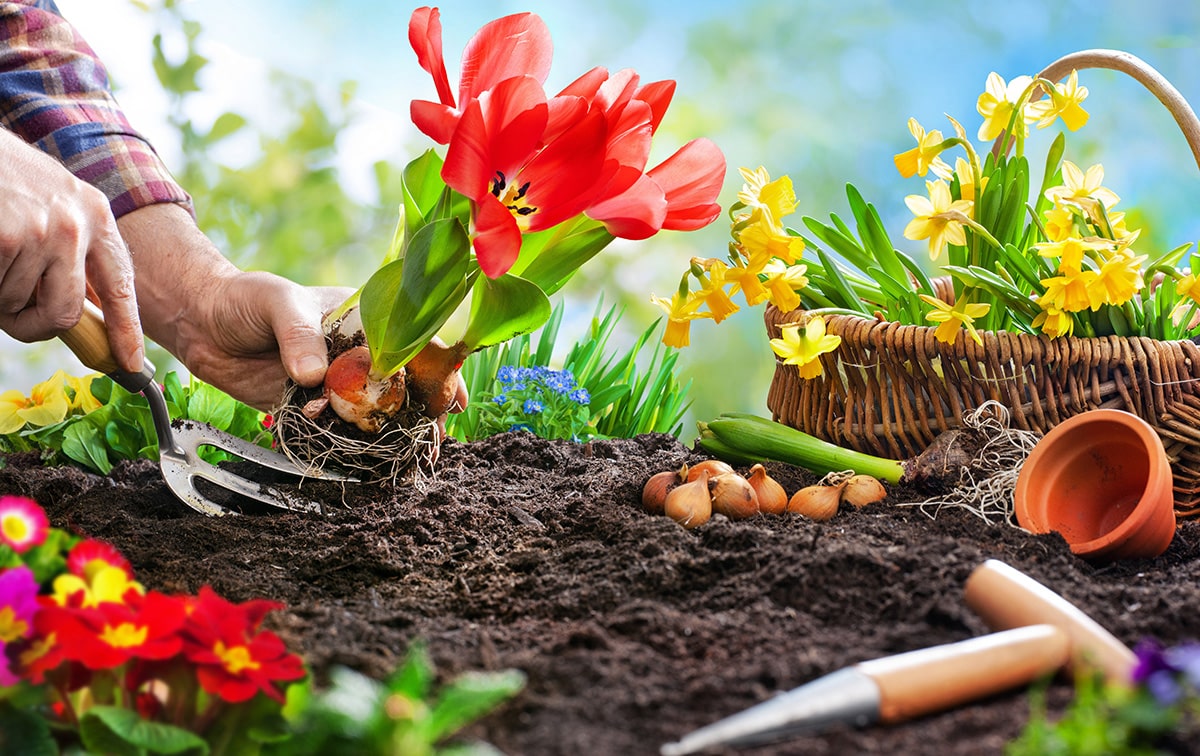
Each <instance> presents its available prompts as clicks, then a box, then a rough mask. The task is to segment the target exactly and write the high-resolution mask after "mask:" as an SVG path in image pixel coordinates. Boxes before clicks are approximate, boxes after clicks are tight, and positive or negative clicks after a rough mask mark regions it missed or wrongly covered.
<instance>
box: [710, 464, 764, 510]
mask: <svg viewBox="0 0 1200 756" xmlns="http://www.w3.org/2000/svg"><path fill="white" fill-rule="evenodd" d="M708 490H709V493H710V494H712V508H713V511H714V512H719V513H720V514H723V515H725V516H726V517H728V518H729V519H731V520H744V519H746V518H747V517H753V516H754V515H756V514H758V494H756V493H754V488H753V487H752V486H751V485H750V482H749V481H748V480H746V479H745V478H743V477H742V476H741V475H738V474H737V473H735V472H727V473H722V474H721V475H718V476H716V477H713V478H709V480H708Z"/></svg>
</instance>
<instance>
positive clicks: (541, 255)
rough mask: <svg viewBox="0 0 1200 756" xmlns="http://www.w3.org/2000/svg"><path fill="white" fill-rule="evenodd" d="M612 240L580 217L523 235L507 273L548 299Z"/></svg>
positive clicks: (596, 223) (601, 228)
mask: <svg viewBox="0 0 1200 756" xmlns="http://www.w3.org/2000/svg"><path fill="white" fill-rule="evenodd" d="M612 240H613V236H612V234H610V233H608V230H607V229H605V228H604V226H603V225H601V224H600V223H599V222H597V221H594V220H592V219H590V218H587V217H586V216H583V215H580V216H578V217H577V218H575V219H573V220H569V221H566V222H564V223H560V224H559V225H557V226H555V227H554V228H549V229H546V230H544V231H538V232H536V233H532V234H526V235H525V236H524V238H522V240H521V253H520V255H519V256H518V257H517V262H516V263H515V264H514V265H513V267H512V269H511V270H510V271H509V272H510V273H513V274H515V275H519V276H521V277H522V278H525V279H528V280H529V281H532V282H533V283H535V284H537V285H538V286H539V287H540V288H541V289H542V291H544V292H545V293H546V295H547V296H550V295H552V294H554V293H555V292H556V291H558V290H559V289H561V288H562V287H563V286H565V285H566V283H567V281H569V280H571V277H572V276H573V275H574V274H575V271H577V270H578V269H579V268H580V267H581V266H582V265H583V264H584V263H586V262H587V261H588V260H590V259H592V258H593V257H595V256H596V255H597V254H599V253H600V251H601V250H603V249H604V248H605V247H607V246H608V245H609V243H610V242H612Z"/></svg>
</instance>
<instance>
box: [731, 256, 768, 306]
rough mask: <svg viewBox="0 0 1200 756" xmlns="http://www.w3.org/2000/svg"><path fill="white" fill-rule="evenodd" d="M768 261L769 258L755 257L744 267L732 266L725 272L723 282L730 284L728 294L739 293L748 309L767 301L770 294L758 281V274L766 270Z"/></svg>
mask: <svg viewBox="0 0 1200 756" xmlns="http://www.w3.org/2000/svg"><path fill="white" fill-rule="evenodd" d="M770 261H771V258H770V257H768V256H766V255H756V256H754V257H751V258H750V260H749V262H747V263H746V264H745V265H734V266H732V267H730V268H729V269H728V270H726V271H725V280H726V281H729V282H730V283H731V284H732V286H731V287H730V289H729V293H730V294H736V293H737V292H738V291H741V292H742V295H743V296H744V297H745V298H746V305H747V306H749V307H753V306H755V305H757V304H760V303H762V302H765V301H767V299H768V298H770V296H771V294H770V292H768V291H767V289H766V287H765V286H763V285H762V281H760V280H759V279H758V274H759V273H761V272H762V271H763V269H764V268H766V266H767V263H768V262H770Z"/></svg>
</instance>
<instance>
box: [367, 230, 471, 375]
mask: <svg viewBox="0 0 1200 756" xmlns="http://www.w3.org/2000/svg"><path fill="white" fill-rule="evenodd" d="M470 248H471V241H470V239H469V238H468V237H467V231H466V229H465V228H464V227H463V225H462V223H460V222H459V221H458V220H453V219H448V220H439V221H434V222H433V223H430V224H428V225H426V226H422V227H421V229H420V230H419V231H417V233H416V234H415V235H414V236H413V238H412V240H411V242H410V243H409V245H408V248H407V250H406V251H405V254H404V257H403V258H402V259H400V260H396V261H395V262H391V263H388V264H387V265H384V266H383V267H381V268H380V269H379V270H377V271H376V272H375V274H374V275H372V276H371V278H370V279H368V281H367V283H366V285H365V286H364V287H363V291H362V296H361V297H360V299H359V306H360V308H361V314H362V321H363V330H364V332H365V334H366V337H367V344H368V345H369V346H370V349H371V363H372V366H373V368H374V370H375V372H376V373H377V374H379V375H390V374H391V373H394V372H395V371H396V370H398V369H399V368H400V367H402V366H403V365H404V363H406V362H408V361H409V360H410V359H412V357H413V356H414V355H415V354H416V353H417V352H418V351H420V350H421V349H422V348H423V347H424V346H425V344H427V343H429V339H430V338H432V337H433V335H434V334H436V333H437V331H438V329H439V328H441V327H442V326H443V325H444V324H445V323H446V321H447V320H448V319H449V318H450V316H451V315H452V314H453V313H454V310H455V309H456V308H457V307H458V305H459V304H460V303H461V302H462V301H463V299H464V298H466V295H467V288H468V286H467V273H468V270H469V267H470V266H469V263H470Z"/></svg>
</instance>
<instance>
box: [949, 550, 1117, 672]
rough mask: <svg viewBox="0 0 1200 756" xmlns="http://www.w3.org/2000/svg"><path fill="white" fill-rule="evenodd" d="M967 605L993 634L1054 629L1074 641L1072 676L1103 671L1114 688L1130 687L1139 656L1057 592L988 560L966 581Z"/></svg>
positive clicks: (1005, 566)
mask: <svg viewBox="0 0 1200 756" xmlns="http://www.w3.org/2000/svg"><path fill="white" fill-rule="evenodd" d="M964 598H965V600H966V603H967V606H969V607H971V609H972V610H973V611H974V612H975V613H976V614H978V615H979V617H980V619H982V620H983V621H984V622H986V623H987V626H988V627H989V628H991V629H992V630H1007V629H1008V628H1013V627H1020V626H1022V625H1033V624H1043V623H1044V624H1050V625H1054V626H1055V627H1058V628H1059V629H1061V630H1062V631H1063V632H1065V633H1066V634H1067V637H1068V638H1069V639H1070V642H1071V666H1072V671H1078V670H1080V669H1081V668H1092V669H1099V670H1100V671H1101V672H1102V673H1103V674H1104V676H1105V678H1106V679H1107V680H1108V681H1109V682H1112V683H1118V684H1128V683H1129V680H1130V675H1131V674H1132V672H1133V667H1134V665H1135V664H1136V663H1137V657H1136V656H1134V654H1133V652H1132V651H1130V650H1129V648H1128V647H1127V646H1126V645H1125V644H1124V643H1122V642H1121V641H1119V640H1117V639H1116V638H1115V637H1113V636H1112V634H1111V633H1109V632H1108V631H1107V630H1105V629H1104V628H1103V627H1101V626H1100V625H1099V624H1098V623H1097V622H1096V621H1095V620H1093V619H1092V618H1091V617H1089V616H1087V615H1086V614H1084V613H1083V611H1081V610H1080V609H1079V608H1078V607H1077V606H1075V605H1074V604H1072V603H1071V602H1069V601H1067V600H1066V599H1065V598H1063V597H1062V596H1059V595H1058V594H1057V593H1055V592H1054V591H1052V590H1050V589H1049V588H1047V587H1046V586H1044V585H1042V584H1041V583H1039V582H1038V581H1036V580H1034V579H1033V578H1031V577H1029V576H1028V575H1026V574H1025V573H1023V572H1021V571H1020V570H1017V569H1015V568H1013V567H1011V566H1009V565H1007V564H1005V563H1004V562H1001V561H998V560H995V559H989V560H988V561H986V562H984V563H983V564H981V565H980V566H978V567H976V568H975V571H974V572H972V573H971V576H970V577H969V578H967V584H966V588H965V590H964Z"/></svg>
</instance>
